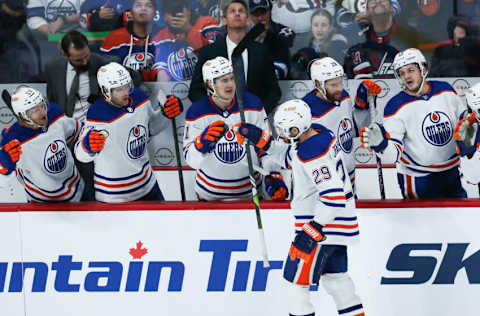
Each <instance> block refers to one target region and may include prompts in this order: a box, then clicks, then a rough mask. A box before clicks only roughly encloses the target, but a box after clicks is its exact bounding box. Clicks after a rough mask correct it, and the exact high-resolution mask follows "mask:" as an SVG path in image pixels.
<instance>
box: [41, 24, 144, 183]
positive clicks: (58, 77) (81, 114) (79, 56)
mask: <svg viewBox="0 0 480 316" xmlns="http://www.w3.org/2000/svg"><path fill="white" fill-rule="evenodd" d="M60 44H61V49H62V51H61V53H62V57H58V58H56V59H54V60H51V61H50V62H49V63H47V65H46V66H45V74H46V81H47V98H48V101H49V102H54V103H56V104H58V105H59V106H60V108H61V109H62V110H63V111H64V112H65V115H66V116H68V117H73V118H75V119H77V120H84V119H85V116H86V114H87V110H88V108H89V107H90V105H91V104H92V103H93V102H95V100H96V99H97V98H98V97H100V96H101V92H100V89H99V87H98V82H97V71H98V69H99V68H100V67H101V66H103V65H105V64H108V63H109V62H111V61H115V60H118V57H117V56H102V55H99V54H95V53H91V52H90V48H89V47H88V40H87V38H86V37H85V35H83V34H82V33H80V32H78V31H75V30H73V31H70V32H68V33H67V34H65V36H64V37H63V38H62V41H61V43H60ZM134 82H135V83H136V84H137V85H138V84H139V83H140V82H141V78H140V77H139V76H138V75H137V76H136V81H134ZM76 164H77V167H78V169H79V170H80V174H82V176H83V178H84V179H85V182H86V184H87V186H89V187H90V189H91V190H92V191H91V192H93V164H92V163H89V164H83V163H79V162H78V161H76Z"/></svg>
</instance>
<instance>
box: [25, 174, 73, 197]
mask: <svg viewBox="0 0 480 316" xmlns="http://www.w3.org/2000/svg"><path fill="white" fill-rule="evenodd" d="M79 180H80V174H79V173H78V172H75V177H74V178H73V180H71V181H70V183H68V185H67V187H66V191H65V192H63V193H60V194H56V195H51V194H47V193H45V191H44V190H41V189H40V188H38V187H37V188H38V189H37V188H34V187H33V186H30V185H29V184H28V183H27V182H24V185H25V189H26V191H31V192H35V193H37V194H39V195H40V196H43V197H45V198H47V199H50V200H56V199H61V198H63V197H65V196H67V195H69V194H70V193H71V192H72V187H73V185H74V184H77V186H78V182H79ZM42 191H44V192H42Z"/></svg>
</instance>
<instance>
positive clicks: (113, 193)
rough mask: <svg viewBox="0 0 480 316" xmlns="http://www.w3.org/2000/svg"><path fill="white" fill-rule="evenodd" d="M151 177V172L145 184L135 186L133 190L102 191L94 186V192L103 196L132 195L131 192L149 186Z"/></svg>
mask: <svg viewBox="0 0 480 316" xmlns="http://www.w3.org/2000/svg"><path fill="white" fill-rule="evenodd" d="M152 176H153V172H150V177H148V179H147V181H145V182H144V183H142V184H141V185H139V186H137V187H135V188H132V189H129V190H123V191H107V190H102V189H100V188H98V187H97V186H95V191H96V192H101V193H104V194H107V195H120V194H128V193H132V192H135V191H138V190H140V189H141V188H143V187H144V186H146V185H149V184H150V180H151V179H152Z"/></svg>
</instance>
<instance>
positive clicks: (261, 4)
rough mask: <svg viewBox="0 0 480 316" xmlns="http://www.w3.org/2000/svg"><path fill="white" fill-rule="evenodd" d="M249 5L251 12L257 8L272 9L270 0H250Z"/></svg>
mask: <svg viewBox="0 0 480 316" xmlns="http://www.w3.org/2000/svg"><path fill="white" fill-rule="evenodd" d="M248 7H249V9H250V12H254V11H255V10H257V9H260V8H262V9H265V10H267V11H269V10H270V9H271V6H270V1H269V0H248Z"/></svg>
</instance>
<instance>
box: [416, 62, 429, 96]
mask: <svg viewBox="0 0 480 316" xmlns="http://www.w3.org/2000/svg"><path fill="white" fill-rule="evenodd" d="M420 69H421V74H422V84H421V85H420V88H418V90H417V92H415V94H416V95H417V96H420V92H422V90H423V86H425V81H426V79H427V75H428V70H427V71H426V72H425V71H424V69H425V67H424V66H423V65H422V66H420Z"/></svg>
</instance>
